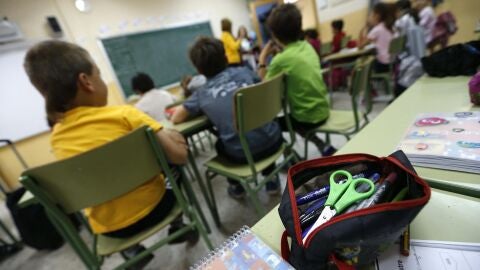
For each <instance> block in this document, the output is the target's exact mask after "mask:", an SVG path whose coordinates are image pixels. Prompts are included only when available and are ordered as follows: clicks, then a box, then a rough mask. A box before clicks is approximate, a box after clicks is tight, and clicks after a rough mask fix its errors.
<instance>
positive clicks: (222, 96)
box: [183, 67, 282, 157]
mask: <svg viewBox="0 0 480 270" xmlns="http://www.w3.org/2000/svg"><path fill="white" fill-rule="evenodd" d="M259 81H260V79H259V78H258V77H257V75H256V74H255V73H254V72H253V71H251V70H249V69H247V68H245V67H230V68H227V69H225V70H224V71H222V72H220V73H219V74H217V75H215V76H214V77H211V78H208V79H207V83H206V84H204V85H202V86H201V87H200V88H199V89H197V90H196V91H195V92H194V93H193V94H192V95H191V96H190V97H189V98H188V99H187V100H186V101H185V103H183V106H185V108H186V109H187V111H188V112H189V114H191V115H198V114H201V113H203V114H205V115H206V116H207V117H208V119H210V121H211V122H212V123H213V125H214V126H215V127H216V128H217V130H218V133H219V137H220V140H222V143H223V144H224V145H225V150H226V152H227V154H229V155H230V156H233V157H244V156H245V154H244V152H243V149H242V145H241V144H240V138H239V136H238V134H237V132H236V130H235V124H234V122H235V119H234V114H233V110H234V108H233V107H234V101H233V99H234V96H235V92H236V90H237V89H239V88H242V87H245V86H248V85H251V84H254V83H257V82H259ZM281 136H282V133H281V130H280V126H279V125H278V123H277V122H270V123H268V124H266V125H264V126H262V127H259V128H257V129H254V130H251V131H249V132H248V133H247V141H248V145H249V146H250V151H251V152H252V155H255V154H256V153H259V152H262V151H264V150H266V149H268V148H270V147H271V146H273V145H274V144H275V143H277V142H278V141H279V140H280V138H281Z"/></svg>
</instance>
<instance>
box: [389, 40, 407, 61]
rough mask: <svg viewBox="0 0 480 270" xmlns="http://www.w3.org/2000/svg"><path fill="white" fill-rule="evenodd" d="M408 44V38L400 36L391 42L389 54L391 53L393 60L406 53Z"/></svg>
mask: <svg viewBox="0 0 480 270" xmlns="http://www.w3.org/2000/svg"><path fill="white" fill-rule="evenodd" d="M406 44H407V38H406V37H405V36H399V37H396V38H394V39H392V41H390V46H389V48H388V52H389V53H390V55H391V58H392V60H393V59H395V57H397V55H399V54H401V53H402V52H404V51H405V48H406Z"/></svg>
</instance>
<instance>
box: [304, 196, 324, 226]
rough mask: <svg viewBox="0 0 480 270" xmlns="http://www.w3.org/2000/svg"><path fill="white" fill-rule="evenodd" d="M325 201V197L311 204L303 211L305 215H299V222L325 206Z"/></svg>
mask: <svg viewBox="0 0 480 270" xmlns="http://www.w3.org/2000/svg"><path fill="white" fill-rule="evenodd" d="M326 200H327V196H324V197H322V198H320V199H319V200H317V201H316V202H313V203H312V205H310V206H309V207H308V208H307V210H305V213H303V214H302V215H300V217H299V218H300V221H302V220H303V219H305V218H306V217H307V216H309V215H310V214H312V212H314V211H315V210H317V209H319V208H321V207H322V206H323V205H324V204H325V201H326Z"/></svg>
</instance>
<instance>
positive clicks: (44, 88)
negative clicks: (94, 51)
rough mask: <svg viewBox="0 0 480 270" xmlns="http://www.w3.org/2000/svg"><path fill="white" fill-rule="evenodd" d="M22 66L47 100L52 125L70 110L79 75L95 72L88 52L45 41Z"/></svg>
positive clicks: (60, 43)
mask: <svg viewBox="0 0 480 270" xmlns="http://www.w3.org/2000/svg"><path fill="white" fill-rule="evenodd" d="M23 66H24V68H25V71H26V72H27V75H28V77H29V78H30V81H31V82H32V84H33V86H35V88H36V89H37V90H38V91H39V92H40V93H41V94H42V96H43V97H44V98H45V108H46V111H47V117H48V121H49V123H51V124H54V123H55V122H56V121H57V120H58V115H59V114H62V113H64V112H66V111H67V110H68V109H69V108H70V107H71V105H72V102H73V100H74V99H75V96H76V94H77V81H78V75H79V74H80V73H85V74H88V75H91V74H92V73H93V68H94V64H93V62H92V60H91V58H90V55H89V53H88V52H87V51H86V50H85V49H83V48H82V47H80V46H77V45H75V44H73V43H68V42H64V41H58V40H50V41H44V42H41V43H39V44H37V45H35V46H34V47H32V48H31V49H30V50H29V51H28V52H27V55H26V56H25V60H24V63H23Z"/></svg>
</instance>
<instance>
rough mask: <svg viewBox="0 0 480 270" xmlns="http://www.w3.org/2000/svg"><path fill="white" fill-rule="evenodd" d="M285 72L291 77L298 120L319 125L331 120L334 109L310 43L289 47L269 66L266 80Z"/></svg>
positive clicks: (289, 88) (293, 110)
mask: <svg viewBox="0 0 480 270" xmlns="http://www.w3.org/2000/svg"><path fill="white" fill-rule="evenodd" d="M281 72H284V73H285V74H286V75H287V96H288V100H289V103H290V110H291V114H292V116H293V118H295V120H297V121H300V122H304V123H312V124H315V123H318V122H321V121H323V120H325V119H327V118H328V116H329V114H330V111H329V110H330V109H329V108H330V106H329V101H328V93H327V88H326V86H325V83H324V82H323V78H322V71H321V68H320V61H319V59H318V55H317V53H316V52H315V50H314V49H313V47H312V46H311V45H310V44H308V42H306V41H297V42H294V43H290V44H288V45H287V46H286V47H285V48H284V50H283V51H282V52H281V53H279V54H277V55H275V57H274V58H273V59H272V62H271V63H270V65H269V66H268V71H267V76H266V79H269V78H271V77H273V76H275V75H277V74H279V73H281Z"/></svg>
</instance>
